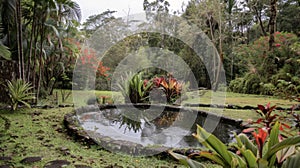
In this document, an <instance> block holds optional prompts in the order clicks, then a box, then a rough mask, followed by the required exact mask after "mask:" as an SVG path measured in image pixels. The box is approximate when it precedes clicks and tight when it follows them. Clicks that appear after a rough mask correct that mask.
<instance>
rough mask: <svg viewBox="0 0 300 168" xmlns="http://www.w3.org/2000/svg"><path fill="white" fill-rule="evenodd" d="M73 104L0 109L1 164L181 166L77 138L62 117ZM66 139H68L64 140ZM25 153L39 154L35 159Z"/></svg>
mask: <svg viewBox="0 0 300 168" xmlns="http://www.w3.org/2000/svg"><path fill="white" fill-rule="evenodd" d="M72 110H73V108H71V107H70V108H55V109H35V108H33V109H20V110H18V111H16V112H13V113H12V112H11V111H10V110H0V129H1V130H0V134H1V136H0V151H1V154H0V165H9V166H12V167H43V166H44V165H46V163H48V162H50V161H53V160H66V161H68V162H70V165H69V166H68V167H74V166H75V165H86V166H91V167H183V166H181V165H179V164H178V163H176V161H174V160H172V159H171V160H170V159H167V158H159V157H131V156H129V155H125V154H118V153H111V152H109V151H106V150H104V149H102V148H101V147H100V146H96V145H92V146H90V145H88V144H84V143H81V142H76V141H75V140H74V139H73V137H71V136H68V135H67V133H66V132H65V129H64V127H63V123H62V122H63V117H64V115H65V114H67V113H70V112H72ZM66 142H67V143H66ZM27 157H42V160H41V161H38V162H35V163H25V162H24V161H23V162H22V160H23V159H25V158H27Z"/></svg>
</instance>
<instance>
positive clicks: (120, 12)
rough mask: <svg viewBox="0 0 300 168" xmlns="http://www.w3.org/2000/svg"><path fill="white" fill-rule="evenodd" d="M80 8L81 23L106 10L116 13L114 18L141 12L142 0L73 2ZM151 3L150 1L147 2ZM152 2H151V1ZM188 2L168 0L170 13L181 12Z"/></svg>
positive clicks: (86, 0)
mask: <svg viewBox="0 0 300 168" xmlns="http://www.w3.org/2000/svg"><path fill="white" fill-rule="evenodd" d="M74 1H75V2H77V3H78V4H79V6H80V8H81V12H82V22H83V21H85V19H87V18H88V17H89V16H91V15H95V14H100V13H102V12H104V11H106V10H107V9H109V10H112V11H113V10H115V11H117V13H116V16H119V17H122V16H126V15H127V14H128V12H129V13H130V14H136V13H141V12H143V2H144V0H74ZM149 1H150V2H151V0H149ZM152 1H153V0H152ZM188 1H189V0H168V2H169V3H170V5H171V6H170V10H171V11H177V10H179V11H181V7H182V3H183V2H184V3H185V4H187V3H188Z"/></svg>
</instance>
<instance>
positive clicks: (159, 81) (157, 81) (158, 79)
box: [153, 77, 165, 87]
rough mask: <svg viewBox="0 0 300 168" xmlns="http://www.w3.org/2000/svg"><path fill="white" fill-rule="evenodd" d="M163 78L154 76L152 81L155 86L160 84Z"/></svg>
mask: <svg viewBox="0 0 300 168" xmlns="http://www.w3.org/2000/svg"><path fill="white" fill-rule="evenodd" d="M164 80H165V78H163V77H156V78H154V79H153V83H154V85H155V86H156V87H159V86H160V84H161V83H162V81H164Z"/></svg>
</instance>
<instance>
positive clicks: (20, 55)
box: [16, 0, 25, 80]
mask: <svg viewBox="0 0 300 168" xmlns="http://www.w3.org/2000/svg"><path fill="white" fill-rule="evenodd" d="M16 23H17V24H16V25H17V44H18V59H19V60H18V62H19V77H20V78H21V79H22V80H25V75H24V71H25V70H24V53H23V31H22V11H21V0H17V1H16Z"/></svg>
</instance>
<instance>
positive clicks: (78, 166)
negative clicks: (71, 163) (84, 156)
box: [75, 165, 92, 168]
mask: <svg viewBox="0 0 300 168" xmlns="http://www.w3.org/2000/svg"><path fill="white" fill-rule="evenodd" d="M75 168H92V167H90V166H86V165H75Z"/></svg>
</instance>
